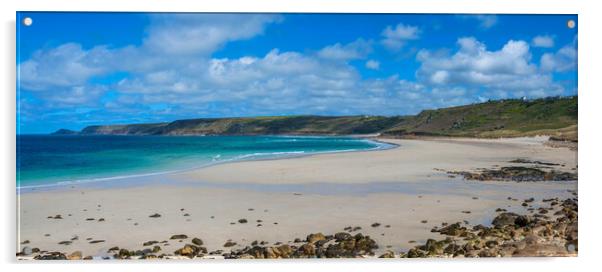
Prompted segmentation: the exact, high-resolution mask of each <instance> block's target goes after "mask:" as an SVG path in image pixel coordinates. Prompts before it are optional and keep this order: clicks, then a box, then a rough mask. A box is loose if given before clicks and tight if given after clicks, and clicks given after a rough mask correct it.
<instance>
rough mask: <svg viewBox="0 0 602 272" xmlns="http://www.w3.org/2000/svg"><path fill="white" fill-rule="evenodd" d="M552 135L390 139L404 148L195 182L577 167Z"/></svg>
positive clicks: (205, 172)
mask: <svg viewBox="0 0 602 272" xmlns="http://www.w3.org/2000/svg"><path fill="white" fill-rule="evenodd" d="M546 139H547V138H546V137H536V138H515V139H501V140H485V139H448V140H441V139H439V140H426V141H425V140H386V141H387V142H391V143H395V144H398V145H400V147H399V148H394V149H390V150H384V151H372V152H349V153H338V154H337V153H334V154H321V155H315V156H310V157H304V158H295V159H284V160H278V162H276V163H275V162H273V161H252V162H235V163H229V164H224V165H217V166H213V167H209V168H204V169H199V170H196V171H190V172H186V173H184V174H182V175H181V176H183V177H185V178H189V179H190V180H192V181H197V180H203V181H212V182H228V183H233V182H242V183H271V184H283V183H312V182H329V183H367V182H368V183H369V182H375V181H377V182H406V181H424V180H426V179H432V178H433V176H432V175H433V173H434V171H433V169H434V168H439V169H445V170H474V169H476V168H479V167H491V166H492V165H506V164H508V163H507V161H510V160H513V159H516V158H528V159H531V160H539V161H552V162H556V163H561V164H565V165H566V166H565V167H563V169H564V170H570V168H573V167H576V164H577V152H575V151H571V150H569V149H567V148H552V147H546V146H543V142H545V141H546Z"/></svg>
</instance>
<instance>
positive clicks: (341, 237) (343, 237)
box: [334, 232, 352, 242]
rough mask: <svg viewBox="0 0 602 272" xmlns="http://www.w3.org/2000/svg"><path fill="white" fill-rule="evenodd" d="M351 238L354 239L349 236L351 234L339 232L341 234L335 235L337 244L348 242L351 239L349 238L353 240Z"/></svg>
mask: <svg viewBox="0 0 602 272" xmlns="http://www.w3.org/2000/svg"><path fill="white" fill-rule="evenodd" d="M351 237H352V236H351V234H349V233H347V232H339V233H336V234H335V235H334V239H335V240H336V241H337V242H341V241H344V240H347V239H349V238H351Z"/></svg>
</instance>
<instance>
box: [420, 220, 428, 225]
mask: <svg viewBox="0 0 602 272" xmlns="http://www.w3.org/2000/svg"><path fill="white" fill-rule="evenodd" d="M428 222H429V221H427V220H422V221H420V223H422V224H426V223H428Z"/></svg>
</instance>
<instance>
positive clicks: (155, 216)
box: [148, 213, 161, 218]
mask: <svg viewBox="0 0 602 272" xmlns="http://www.w3.org/2000/svg"><path fill="white" fill-rule="evenodd" d="M148 217H150V218H159V217H161V215H160V214H158V213H154V214H151V215H149V216H148Z"/></svg>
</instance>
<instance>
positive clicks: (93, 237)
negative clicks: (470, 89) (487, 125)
mask: <svg viewBox="0 0 602 272" xmlns="http://www.w3.org/2000/svg"><path fill="white" fill-rule="evenodd" d="M380 140H382V141H386V142H390V143H393V144H396V145H398V147H396V148H393V149H388V150H380V151H366V152H346V153H332V154H320V155H313V156H306V157H299V158H289V159H279V160H263V161H243V162H233V163H227V164H221V165H215V166H212V167H207V168H201V169H196V170H192V171H187V172H181V173H177V174H167V175H162V176H159V177H154V178H153V179H158V180H160V182H155V183H149V184H144V183H136V185H131V186H127V180H122V181H119V182H122V183H123V184H125V185H124V186H121V187H120V186H116V187H108V188H103V187H102V186H99V185H98V184H93V185H90V184H82V185H74V186H65V187H64V188H55V189H52V190H43V191H33V192H27V193H22V194H20V195H19V221H18V222H19V228H18V229H19V231H20V232H19V237H18V241H20V242H23V241H25V240H28V241H29V243H28V244H26V245H19V246H18V250H21V248H22V247H23V246H28V247H37V248H40V249H43V250H52V251H61V252H73V251H76V250H79V251H82V253H83V255H85V256H87V255H92V256H109V255H111V254H109V253H107V250H108V249H109V248H111V247H114V246H118V247H120V248H131V249H142V248H149V246H147V247H143V243H144V242H147V241H153V240H156V241H164V240H167V241H168V242H167V243H159V245H160V246H161V248H162V251H161V253H168V254H172V253H173V252H174V250H176V249H178V248H181V247H182V246H183V245H184V244H186V243H190V240H191V239H192V238H194V237H198V238H200V239H202V240H203V242H204V245H203V246H205V247H207V249H208V250H209V251H212V250H217V249H227V250H230V249H237V248H242V247H244V246H247V245H249V244H251V243H252V242H253V241H255V240H257V241H267V242H268V245H273V244H276V243H278V242H281V243H293V242H294V240H295V239H296V238H300V240H305V237H306V236H307V235H308V234H310V233H317V232H323V233H329V234H334V233H336V232H340V231H343V229H344V228H345V227H348V226H351V227H356V226H359V227H361V230H360V232H362V233H363V234H364V235H370V236H371V237H372V238H373V239H374V240H376V241H377V243H378V245H379V249H378V250H376V252H377V253H378V252H383V251H385V250H392V251H395V252H398V251H400V250H407V249H408V248H410V247H412V246H413V244H414V241H415V242H418V243H420V242H424V241H425V240H426V239H428V238H431V237H435V238H441V237H442V236H441V235H439V234H437V233H433V232H431V231H430V230H431V229H432V228H433V227H434V226H438V225H441V223H444V222H449V223H453V222H458V221H464V220H466V221H468V222H470V223H471V224H489V223H490V222H491V219H492V218H493V217H494V216H495V210H496V209H497V208H505V209H507V210H508V211H517V212H522V213H524V212H526V210H525V207H522V206H521V201H522V200H523V199H527V198H531V197H533V198H534V199H535V201H534V202H533V207H535V208H537V207H538V205H540V204H541V203H542V202H541V201H542V200H543V199H545V198H552V197H558V198H568V197H571V192H569V191H570V190H577V182H574V181H572V182H571V181H567V182H556V181H550V182H522V183H517V182H503V181H495V182H494V181H488V182H479V181H466V180H463V179H462V177H460V176H455V175H449V174H448V173H446V171H476V170H478V169H479V168H492V167H500V166H507V165H513V163H510V162H509V161H511V160H515V159H519V158H520V159H525V160H531V161H542V162H550V163H555V164H558V165H557V166H553V168H554V169H557V170H559V171H570V172H576V168H577V152H576V151H574V150H569V149H568V148H553V147H549V146H546V145H544V143H545V141H546V140H547V138H545V137H535V138H514V139H496V140H489V139H487V140H486V139H423V140H392V139H380ZM509 197H510V198H511V199H508V198H509ZM153 214H158V215H160V216H155V217H149V216H151V215H153ZM57 215H60V219H55V217H56V216H57ZM49 217H52V218H49ZM101 218H102V220H100V219H101ZM240 219H246V223H240V222H239V220H240ZM374 223H379V224H380V225H378V226H376V227H372V226H371V225H372V224H374ZM175 234H185V235H187V236H188V238H187V239H182V241H180V240H179V239H174V240H170V237H171V236H172V235H175ZM228 240H231V241H232V242H236V243H237V244H236V245H235V246H233V247H231V248H224V247H223V245H224V243H225V242H226V241H228ZM62 241H69V242H70V243H63V244H59V243H60V242H62ZM91 242H94V243H91ZM301 244H302V243H299V245H301Z"/></svg>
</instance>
